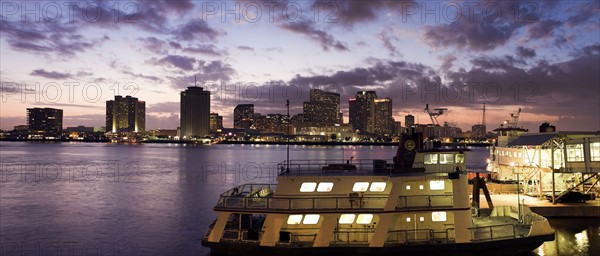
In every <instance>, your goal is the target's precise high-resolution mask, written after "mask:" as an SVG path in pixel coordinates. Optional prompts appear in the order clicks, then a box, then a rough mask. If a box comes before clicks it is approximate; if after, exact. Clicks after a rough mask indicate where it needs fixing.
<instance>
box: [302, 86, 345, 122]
mask: <svg viewBox="0 0 600 256" xmlns="http://www.w3.org/2000/svg"><path fill="white" fill-rule="evenodd" d="M303 110H304V111H303V114H304V121H306V122H314V123H321V124H331V125H334V124H339V123H341V122H342V120H341V119H340V117H341V114H340V94H339V93H333V92H326V91H323V90H319V89H312V90H310V101H309V102H304V105H303Z"/></svg>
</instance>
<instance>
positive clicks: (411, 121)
mask: <svg viewBox="0 0 600 256" xmlns="http://www.w3.org/2000/svg"><path fill="white" fill-rule="evenodd" d="M414 126H415V116H413V115H411V114H408V115H406V116H404V127H406V129H410V128H412V127H414Z"/></svg>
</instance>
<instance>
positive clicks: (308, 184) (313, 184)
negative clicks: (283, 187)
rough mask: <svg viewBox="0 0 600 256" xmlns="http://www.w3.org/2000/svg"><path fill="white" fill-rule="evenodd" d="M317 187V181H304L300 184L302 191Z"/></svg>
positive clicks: (311, 190) (313, 189)
mask: <svg viewBox="0 0 600 256" xmlns="http://www.w3.org/2000/svg"><path fill="white" fill-rule="evenodd" d="M316 187H317V183H316V182H304V183H302V186H300V192H313V191H315V188H316Z"/></svg>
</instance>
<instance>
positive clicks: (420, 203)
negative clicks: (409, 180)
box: [396, 195, 454, 209]
mask: <svg viewBox="0 0 600 256" xmlns="http://www.w3.org/2000/svg"><path fill="white" fill-rule="evenodd" d="M436 199H440V200H436ZM445 200H447V201H448V202H445ZM439 201H441V202H439ZM453 206H454V196H453V195H416V196H399V197H398V203H397V204H396V209H405V208H434V207H453Z"/></svg>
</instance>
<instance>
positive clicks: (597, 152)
mask: <svg viewBox="0 0 600 256" xmlns="http://www.w3.org/2000/svg"><path fill="white" fill-rule="evenodd" d="M590 160H591V161H594V162H599V161H600V142H594V143H590Z"/></svg>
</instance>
